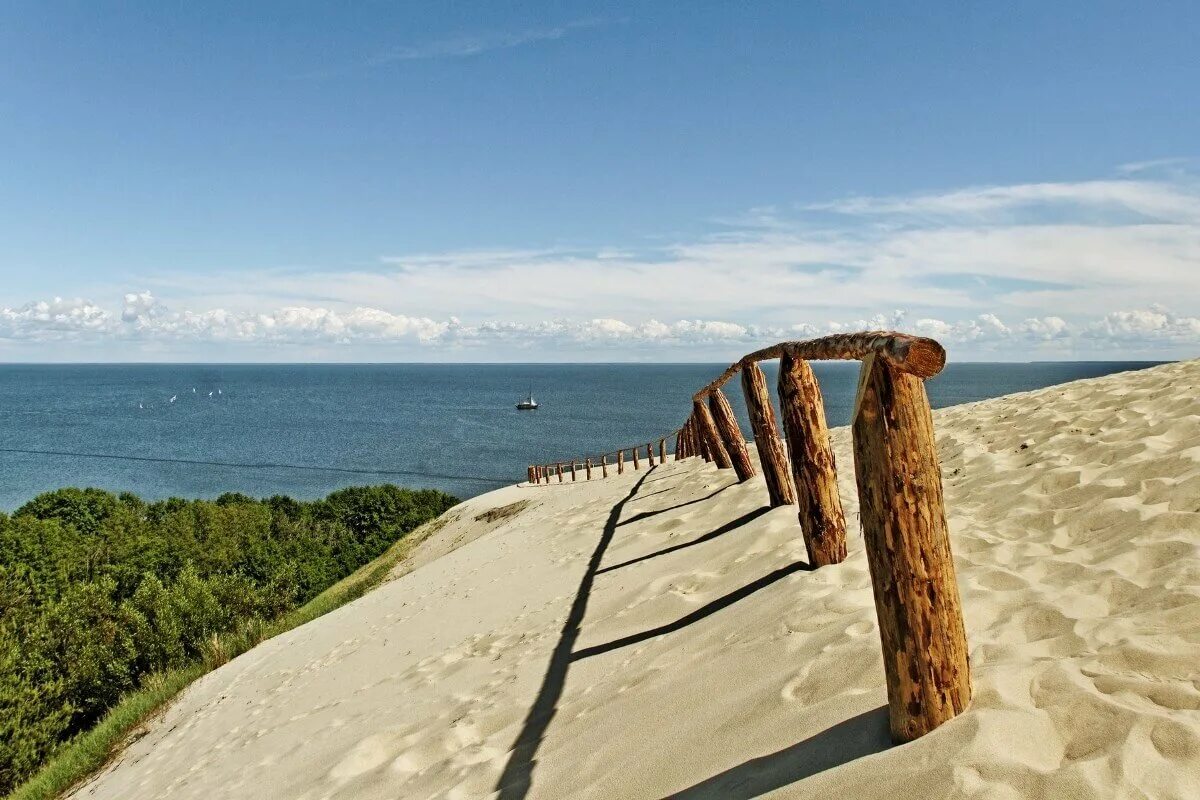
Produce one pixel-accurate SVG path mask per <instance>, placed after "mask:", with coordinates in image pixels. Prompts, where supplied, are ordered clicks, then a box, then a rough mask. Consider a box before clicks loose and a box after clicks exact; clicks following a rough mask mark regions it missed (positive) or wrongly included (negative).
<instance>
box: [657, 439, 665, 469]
mask: <svg viewBox="0 0 1200 800" xmlns="http://www.w3.org/2000/svg"><path fill="white" fill-rule="evenodd" d="M658 463H660V464H665V463H667V439H666V437H665V436H664V437H663V438H661V439H659V440H658Z"/></svg>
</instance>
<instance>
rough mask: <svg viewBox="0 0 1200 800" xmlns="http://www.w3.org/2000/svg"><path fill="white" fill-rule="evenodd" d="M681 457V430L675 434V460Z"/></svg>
mask: <svg viewBox="0 0 1200 800" xmlns="http://www.w3.org/2000/svg"><path fill="white" fill-rule="evenodd" d="M682 459H683V431H680V432H679V433H677V434H675V460H676V461H680V460H682Z"/></svg>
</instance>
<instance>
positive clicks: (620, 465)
mask: <svg viewBox="0 0 1200 800" xmlns="http://www.w3.org/2000/svg"><path fill="white" fill-rule="evenodd" d="M623 472H625V451H624V450H618V451H617V474H618V475H620V474H622V473H623Z"/></svg>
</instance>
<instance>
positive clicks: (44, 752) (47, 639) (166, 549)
mask: <svg viewBox="0 0 1200 800" xmlns="http://www.w3.org/2000/svg"><path fill="white" fill-rule="evenodd" d="M456 502H457V500H456V499H455V498H453V497H450V496H449V495H446V494H443V493H441V492H437V491H432V490H421V491H411V490H408V489H401V488H399V487H396V486H367V487H358V488H353V489H342V490H340V491H337V492H334V493H333V494H331V495H329V497H327V498H326V499H324V500H317V501H313V502H300V501H297V500H293V499H292V498H289V497H282V496H277V497H272V498H270V499H269V500H262V501H260V500H254V499H253V498H250V497H247V496H245V495H242V494H238V493H227V494H223V495H221V496H220V497H219V498H217V500H216V501H212V502H210V501H203V500H181V499H179V498H171V499H169V500H163V501H160V502H154V503H147V502H145V501H143V500H141V499H140V498H138V497H136V496H134V495H129V494H123V495H121V496H119V497H118V496H115V495H112V494H110V493H108V492H104V491H101V490H98V489H60V490H58V491H54V492H48V493H46V494H43V495H39V496H38V497H36V498H34V499H33V500H31V501H30V502H29V503H26V504H25V505H24V506H22V507H21V508H20V509H18V510H17V512H16V513H15V514H13V515H12V516H11V517H9V516H5V515H3V514H0V794H7V793H9V792H11V791H12V789H13V788H14V787H15V786H16V785H17V784H19V783H20V782H21V781H23V780H25V779H26V778H27V777H29V776H30V775H31V774H32V773H33V772H34V771H35V770H36V769H37V768H38V766H39V765H40V764H41V763H42V762H43V761H44V760H45V759H46V758H47V756H48V755H49V754H50V753H52V752H53V751H54V750H55V749H56V748H57V747H59V745H61V744H62V743H63V742H64V741H66V740H67V739H69V738H71V737H73V736H76V735H77V734H79V733H81V732H83V731H84V730H86V729H87V728H88V727H89V726H91V725H92V724H93V723H95V722H96V721H97V720H98V719H100V717H101V716H102V715H103V714H104V713H105V712H106V711H107V710H108V709H110V708H112V707H113V706H114V705H115V704H116V703H117V702H118V700H119V698H120V697H121V695H122V694H124V693H126V692H129V691H130V690H133V689H136V688H138V687H142V686H144V682H145V681H147V680H153V679H155V678H154V676H161V674H162V673H163V671H164V670H168V669H172V668H180V667H187V666H188V665H190V664H195V663H199V662H203V663H205V664H207V665H208V666H215V665H218V664H220V663H223V662H224V660H225V659H227V658H228V657H229V654H228V650H227V647H226V645H225V643H224V640H223V638H222V637H224V636H226V635H227V634H229V635H232V634H236V635H237V636H238V637H240V639H239V641H245V642H249V643H250V644H252V643H253V642H255V641H258V640H259V639H260V638H261V637H262V635H263V632H264V631H265V630H266V629H267V628H268V627H269V624H270V621H272V620H276V619H278V618H280V617H282V616H283V615H285V614H287V613H288V612H290V611H292V610H293V609H295V608H297V607H299V606H300V605H302V604H304V603H306V602H307V601H309V600H311V599H312V598H314V597H316V596H317V595H318V594H320V593H321V592H322V591H323V590H325V589H326V588H327V587H329V586H331V585H333V584H334V583H336V582H337V581H339V580H341V579H342V578H344V577H346V576H347V575H349V574H350V573H351V572H353V571H354V570H355V569H357V568H358V567H360V566H362V565H363V564H366V563H367V562H369V561H371V560H373V559H374V558H376V557H378V556H379V555H381V554H382V553H383V552H384V551H385V550H386V549H387V548H388V547H389V546H391V545H392V544H393V543H394V542H395V541H396V540H397V539H399V538H400V537H402V536H404V534H406V533H408V532H409V531H411V530H413V529H414V528H416V527H417V526H419V525H421V524H422V523H424V522H426V521H428V520H430V519H432V518H434V517H436V516H438V515H440V514H441V513H442V512H444V511H445V510H447V509H448V508H450V507H451V506H452V505H454V504H455V503H456ZM247 646H248V645H247Z"/></svg>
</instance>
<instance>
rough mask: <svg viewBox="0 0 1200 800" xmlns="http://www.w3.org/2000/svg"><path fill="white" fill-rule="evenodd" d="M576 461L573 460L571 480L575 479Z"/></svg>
mask: <svg viewBox="0 0 1200 800" xmlns="http://www.w3.org/2000/svg"><path fill="white" fill-rule="evenodd" d="M575 463H576V462H575V461H572V462H571V480H575Z"/></svg>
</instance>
